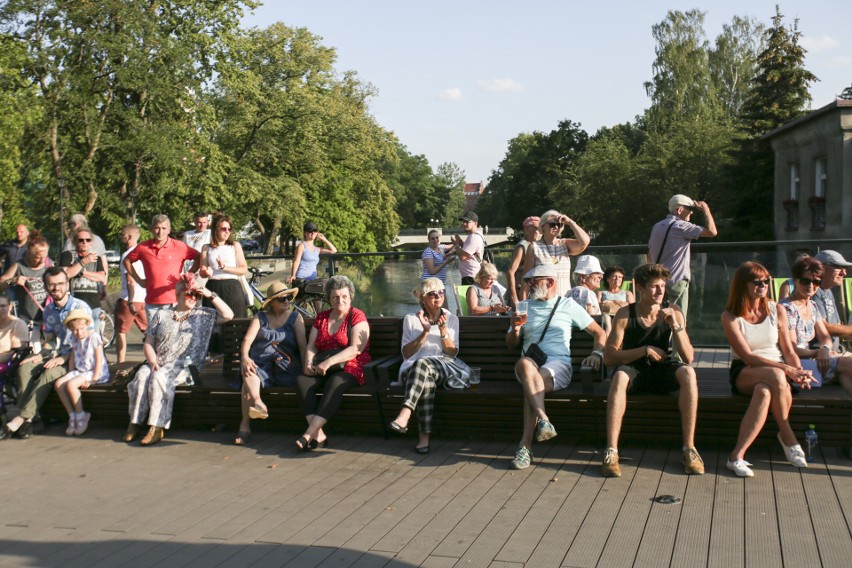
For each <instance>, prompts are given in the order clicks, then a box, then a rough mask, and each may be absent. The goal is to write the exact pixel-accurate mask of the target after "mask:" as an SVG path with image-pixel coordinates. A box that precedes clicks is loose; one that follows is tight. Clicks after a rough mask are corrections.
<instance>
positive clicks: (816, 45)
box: [801, 35, 840, 53]
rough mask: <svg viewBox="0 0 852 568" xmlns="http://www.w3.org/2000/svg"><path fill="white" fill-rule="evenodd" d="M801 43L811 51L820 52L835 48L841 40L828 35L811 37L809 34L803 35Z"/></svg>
mask: <svg viewBox="0 0 852 568" xmlns="http://www.w3.org/2000/svg"><path fill="white" fill-rule="evenodd" d="M801 43H802V46H803V47H804V48H805V49H807V50H808V52H809V53H820V52H821V51H828V50H829V49H833V48H835V47H837V46H838V45H840V42H839V41H837V40H836V39H834V38H833V37H831V36H827V35H823V36H822V37H819V38H810V37H807V36H802V39H801Z"/></svg>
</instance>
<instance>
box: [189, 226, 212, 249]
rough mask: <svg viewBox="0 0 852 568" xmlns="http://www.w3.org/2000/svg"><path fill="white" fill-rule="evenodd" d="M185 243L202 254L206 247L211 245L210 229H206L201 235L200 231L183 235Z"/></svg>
mask: <svg viewBox="0 0 852 568" xmlns="http://www.w3.org/2000/svg"><path fill="white" fill-rule="evenodd" d="M183 242H185V243H186V244H188V245H189V246H191V247H192V248H194V249H195V250H197V251H198V252H201V249H202V248H204V245H209V244H210V229H204V230H203V231H201V232H200V233H199V232H198V231H187V232H185V233H184V234H183Z"/></svg>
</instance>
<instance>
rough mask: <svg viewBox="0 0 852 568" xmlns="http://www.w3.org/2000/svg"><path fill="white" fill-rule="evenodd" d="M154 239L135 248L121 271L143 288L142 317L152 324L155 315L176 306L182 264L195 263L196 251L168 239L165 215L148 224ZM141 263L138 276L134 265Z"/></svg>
mask: <svg viewBox="0 0 852 568" xmlns="http://www.w3.org/2000/svg"><path fill="white" fill-rule="evenodd" d="M151 232H152V233H154V238H153V239H148V240H147V241H145V242H144V243H140V244H139V245H137V247H136V248H135V249H133V250H132V251H130V252H129V253H128V254H127V255H126V256H125V257H124V260H123V261H122V264H123V265H124V269H125V270H127V274H129V275H130V276H131V277H132V278H133V279H134V280H136V282H137V283H138V284H139V285H140V286H142V287H143V288H145V316H146V318H147V321H151V320H152V318H153V317H154V312H156V311H158V310H161V309H163V308H170V307H172V306H173V305H174V304H175V303H176V302H177V296H176V295H175V285H176V284H177V281H178V278H180V274H181V272H182V271H183V263H184V262H185V261H187V260H195V258H196V257H197V256H198V251H197V250H195V249H194V248H190V247H189V246H188V245H187V244H186V243H184V242H182V241H178V240H175V239H173V238H171V237H170V236H169V234H171V232H172V223H171V221H169V218H168V216H166V215H154V218H153V219H152V220H151ZM136 261H142V268H143V269H144V271H145V274H144V276H142V275H140V274H138V273H137V272H136V269H135V268H133V263H135V262H136Z"/></svg>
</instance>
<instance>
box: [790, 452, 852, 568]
mask: <svg viewBox="0 0 852 568" xmlns="http://www.w3.org/2000/svg"><path fill="white" fill-rule="evenodd" d="M808 465H809V467H808V471H807V472H803V474H802V486H803V489H804V498H805V501H806V506H807V507H808V510H809V512H810V519H811V525H812V527H813V532H814V538H815V539H816V546H817V553H818V554H819V558H820V562H821V564H822V565H823V566H829V567H834V566H837V567H840V566H848V565H849V559H850V558H852V538H850V536H851V535H850V532H849V525H848V520H847V517H846V516H844V514H843V509H842V506H841V504H840V502H839V500H838V495H837V492H836V491H835V484H834V483H833V480H832V478H831V476H830V475H829V470H828V468H827V466H826V464H825V462H821V461H817V462H815V463H811V464H808ZM845 485H850V484H849V482H848V479H847V482H846V484H845Z"/></svg>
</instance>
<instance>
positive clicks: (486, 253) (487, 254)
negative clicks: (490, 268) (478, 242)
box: [475, 233, 494, 264]
mask: <svg viewBox="0 0 852 568" xmlns="http://www.w3.org/2000/svg"><path fill="white" fill-rule="evenodd" d="M476 234H477V235H479V237H480V238H481V239H482V258H479V255H478V254H477V255H475V256H476V261H477V262H480V263H481V262H488V263H491V264H494V253H493V252H491V249H490V248H488V244H487V243H486V242H485V237H483V236H482V235H481V234H480V233H476Z"/></svg>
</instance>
